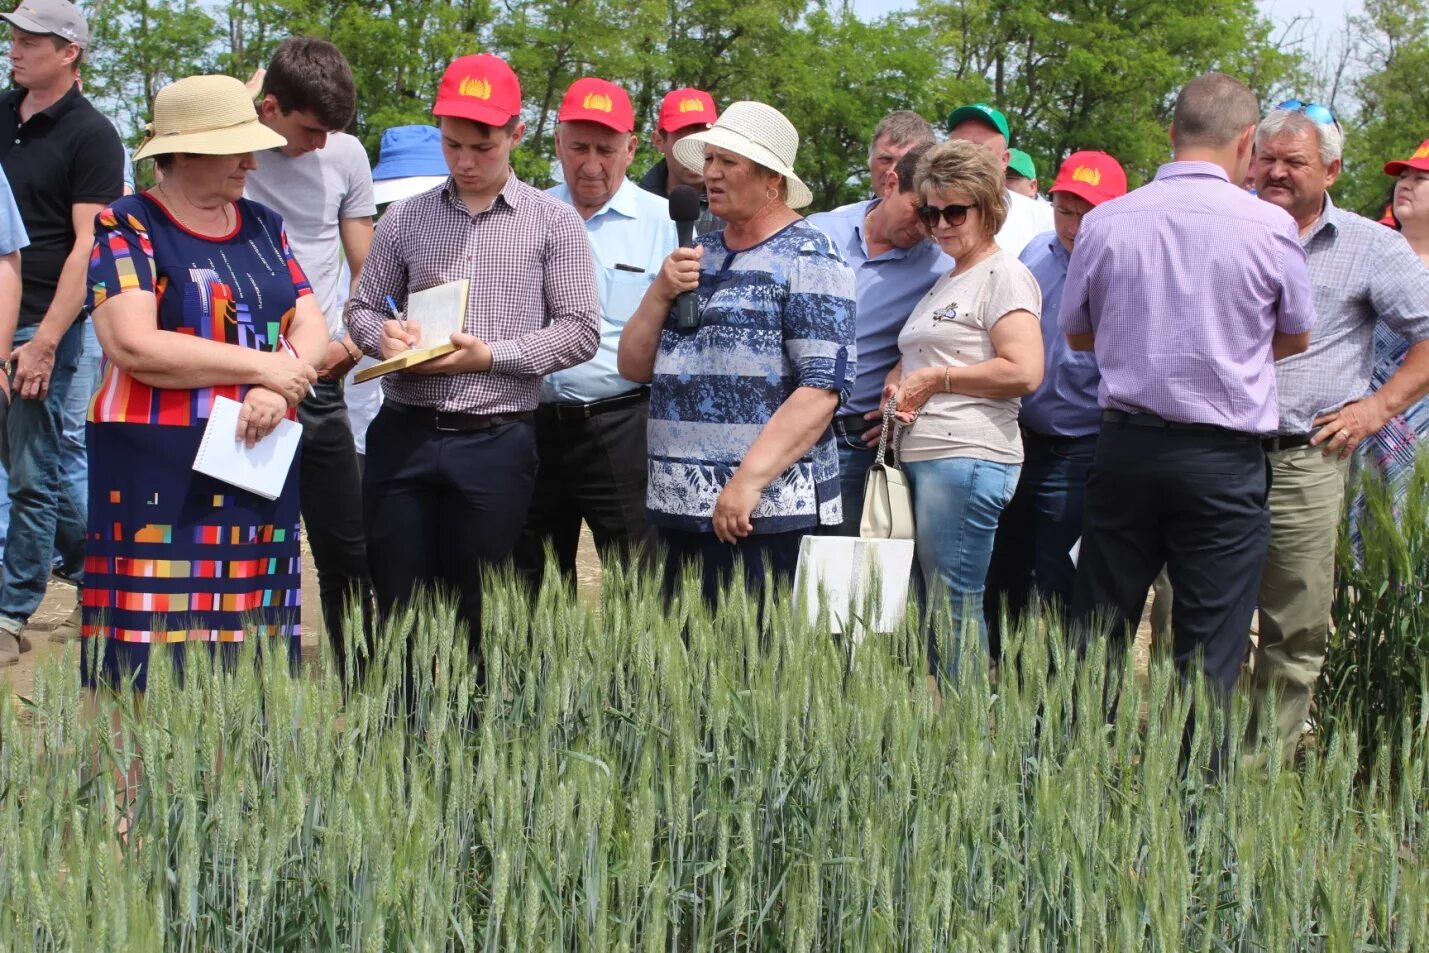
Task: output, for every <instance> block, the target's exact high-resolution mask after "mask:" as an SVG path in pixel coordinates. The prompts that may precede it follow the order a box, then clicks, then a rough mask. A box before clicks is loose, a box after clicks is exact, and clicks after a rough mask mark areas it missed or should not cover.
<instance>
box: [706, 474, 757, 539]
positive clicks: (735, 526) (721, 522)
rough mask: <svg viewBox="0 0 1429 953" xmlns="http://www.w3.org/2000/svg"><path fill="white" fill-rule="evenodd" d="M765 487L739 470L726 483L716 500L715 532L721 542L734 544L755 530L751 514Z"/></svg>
mask: <svg viewBox="0 0 1429 953" xmlns="http://www.w3.org/2000/svg"><path fill="white" fill-rule="evenodd" d="M763 492H764V489H763V488H762V487H759V486H755V485H754V481H753V480H751V479H749V478H748V477H746V476H742V475H741V474H740V472H739V471H738V470H736V471H735V472H734V476H732V477H730V478H729V482H728V483H726V484H725V485H724V490H723V491H722V492H721V493H720V495H719V499H717V500H715V508H714V534H715V536H717V537H719V540H720V542H723V543H729V544H730V545H734V544H735V543H737V542H739V541H740V540H741V539H744V537H746V536H748V535H749V534H750V533H752V532H753V531H754V523H753V522H752V521H751V520H750V518H749V517H750V514H751V513H753V512H754V508H755V507H756V506H758V505H759V497H760V496H761V495H762V494H763Z"/></svg>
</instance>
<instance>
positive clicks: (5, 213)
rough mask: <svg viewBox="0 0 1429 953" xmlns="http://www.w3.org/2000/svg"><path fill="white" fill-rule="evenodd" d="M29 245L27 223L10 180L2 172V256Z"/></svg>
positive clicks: (0, 218)
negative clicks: (17, 203) (22, 216)
mask: <svg viewBox="0 0 1429 953" xmlns="http://www.w3.org/2000/svg"><path fill="white" fill-rule="evenodd" d="M28 244H30V236H29V235H27V234H25V222H24V220H23V219H21V218H20V209H19V206H17V205H16V204H15V196H14V194H12V193H11V191H10V180H9V179H7V178H5V173H4V171H0V255H8V254H10V253H11V252H17V251H19V250H20V249H22V248H24V247H25V246H26V245H28Z"/></svg>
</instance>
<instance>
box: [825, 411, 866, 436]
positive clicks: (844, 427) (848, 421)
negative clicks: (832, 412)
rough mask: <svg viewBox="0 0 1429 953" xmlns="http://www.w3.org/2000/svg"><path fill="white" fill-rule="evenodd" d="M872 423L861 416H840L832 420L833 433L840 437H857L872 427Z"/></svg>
mask: <svg viewBox="0 0 1429 953" xmlns="http://www.w3.org/2000/svg"><path fill="white" fill-rule="evenodd" d="M874 425H875V424H874V421H872V420H866V419H864V416H863V414H840V415H839V416H837V417H835V418H834V433H836V434H838V435H839V436H841V437H857V436H858V435H859V434H862V433H865V432H867V431H869V430H871V429H873V427H874Z"/></svg>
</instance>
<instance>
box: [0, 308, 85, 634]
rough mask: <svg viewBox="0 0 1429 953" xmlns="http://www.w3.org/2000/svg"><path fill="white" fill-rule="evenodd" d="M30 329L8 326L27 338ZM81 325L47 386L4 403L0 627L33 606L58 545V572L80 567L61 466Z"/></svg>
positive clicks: (75, 506) (75, 513)
mask: <svg viewBox="0 0 1429 953" xmlns="http://www.w3.org/2000/svg"><path fill="white" fill-rule="evenodd" d="M34 335H35V328H34V327H27V328H20V329H19V330H18V331H16V332H15V344H16V346H19V345H20V344H23V343H25V342H26V341H29V340H30V339H31V338H32V337H34ZM83 339H84V326H83V325H82V324H81V323H79V322H75V324H73V325H72V326H71V327H70V329H69V330H68V331H67V332H65V336H64V337H63V338H61V339H60V343H59V346H58V347H57V348H56V349H55V366H54V372H53V373H52V374H51V375H50V390H49V393H48V394H47V395H46V396H45V398H44V399H43V400H26V399H25V398H16V399H15V401H14V402H13V403H12V404H11V405H10V418H9V430H10V534H9V539H8V540H7V541H6V546H5V578H4V581H3V583H0V626H3V627H5V628H8V629H10V630H11V631H15V630H18V629H19V628H21V627H23V625H24V624H25V622H26V621H28V620H29V618H30V616H31V615H32V614H33V613H34V611H35V610H36V609H38V608H39V606H40V601H41V600H42V599H43V598H44V597H45V588H46V587H47V586H48V585H49V581H50V567H51V565H52V563H53V561H54V556H55V551H56V549H58V551H59V554H60V560H61V565H62V566H63V568H64V570H65V572H66V574H68V575H71V576H75V577H78V576H81V575H83V570H84V533H85V517H86V509H87V501H86V500H85V499H83V498H78V499H77V498H75V497H74V496H73V494H72V491H71V483H70V481H69V479H68V475H67V474H64V473H62V472H61V470H60V467H61V457H60V454H61V449H60V446H61V441H62V437H63V432H64V407H65V401H66V399H67V398H68V397H69V391H70V387H71V385H72V384H73V382H74V376H75V372H76V371H77V370H78V367H79V356H80V351H81V349H82V346H83Z"/></svg>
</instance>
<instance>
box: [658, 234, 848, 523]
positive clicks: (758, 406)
mask: <svg viewBox="0 0 1429 953" xmlns="http://www.w3.org/2000/svg"><path fill="white" fill-rule="evenodd" d="M697 241H698V243H699V244H700V245H701V246H703V247H704V256H703V258H702V259H701V261H700V287H699V290H698V292H696V294H697V295H698V297H699V304H700V327H699V329H698V330H696V331H693V332H689V333H681V332H680V331H677V330H676V329H675V322H674V311H673V310H672V311H671V313H670V315H669V316H668V317H667V318H666V319H665V327H664V330H663V331H661V333H660V349H659V352H658V354H657V355H656V357H655V376H654V379H653V380H652V381H651V385H650V423H649V444H650V488H649V493H648V496H647V507H648V510H649V517H650V521H651V523H653V524H654V525H656V526H662V527H666V528H669V529H678V530H687V531H691V532H709V531H710V530H711V520H710V518H711V516H712V515H713V513H714V505H715V500H716V499H717V498H718V497H719V494H720V491H722V490H723V489H724V486H725V484H726V483H728V482H729V478H730V477H731V476H732V475H733V474H734V471H735V469H737V468H738V466H739V464H740V461H742V460H743V459H744V455H745V454H746V453H747V452H748V451H749V448H750V447H751V446H752V445H753V444H754V441H755V439H756V438H757V437H758V436H759V433H760V431H762V430H763V429H764V425H765V424H767V423H768V422H769V418H770V417H772V416H773V415H774V412H775V411H776V410H778V409H779V406H780V405H781V404H783V403H784V401H785V400H787V399H788V398H789V396H790V395H791V394H793V393H794V391H795V389H797V388H799V387H818V388H822V389H825V390H830V391H834V392H835V393H837V394H838V395H839V399H840V400H841V401H842V400H846V399H847V398H848V392H849V389H850V388H851V387H852V385H853V379H854V313H855V304H854V274H853V269H851V268H850V267H849V266H848V265H846V264H845V263H844V261H843V258H842V257H841V256H840V255H839V252H838V249H837V248H836V247H835V246H834V244H833V242H831V241H830V240H829V238H828V236H826V235H825V234H824V233H823V232H821V231H819V230H818V229H817V228H814V227H813V226H812V225H809V224H808V223H807V222H805V221H804V220H802V219H801V220H799V221H797V222H794V223H793V224H791V225H789V226H787V227H785V228H784V229H782V230H780V231H779V232H778V233H776V234H774V235H772V236H770V237H769V238H767V239H765V240H764V241H763V242H760V243H759V244H758V245H755V246H754V247H753V248H748V249H745V250H744V251H739V252H734V251H731V250H730V249H729V247H728V246H727V245H725V243H724V231H723V230H721V231H717V232H710V233H708V234H706V235H702V236H700V237H699V239H697ZM842 520H843V513H842V507H841V506H840V502H839V466H838V453H837V451H836V449H835V447H834V441H833V434H832V432H831V431H827V430H826V431H825V432H824V434H823V436H822V437H820V438H819V440H818V441H817V442H816V443H815V444H814V446H813V447H812V448H811V449H810V450H809V452H808V453H806V454H805V455H804V456H803V458H801V459H800V460H799V461H798V462H796V463H795V464H794V465H793V466H792V467H790V468H789V469H788V470H785V471H784V472H783V473H782V474H780V475H779V476H778V477H776V478H775V479H774V481H773V482H772V483H770V484H769V486H768V487H767V488H766V489H765V490H764V495H763V497H762V498H761V499H760V501H759V504H758V505H757V506H756V507H755V508H754V513H753V516H752V519H751V521H752V522H753V524H754V532H755V533H784V532H792V531H795V530H800V529H809V528H813V527H815V526H818V525H820V524H824V525H830V524H837V523H840V522H842Z"/></svg>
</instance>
